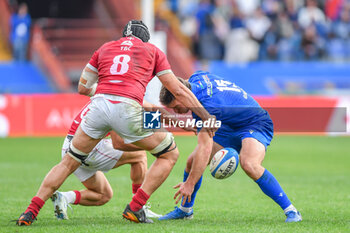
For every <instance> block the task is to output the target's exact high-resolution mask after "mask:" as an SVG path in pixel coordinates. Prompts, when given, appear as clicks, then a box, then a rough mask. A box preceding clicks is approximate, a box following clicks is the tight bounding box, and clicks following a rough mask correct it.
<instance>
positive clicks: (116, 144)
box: [110, 131, 143, 151]
mask: <svg viewBox="0 0 350 233" xmlns="http://www.w3.org/2000/svg"><path fill="white" fill-rule="evenodd" d="M110 136H111V139H112V143H113V148H114V149H115V150H121V151H139V150H143V149H142V148H140V147H138V146H135V145H133V144H125V143H124V140H123V139H122V138H121V137H120V136H119V135H118V134H117V133H116V132H114V131H111V132H110Z"/></svg>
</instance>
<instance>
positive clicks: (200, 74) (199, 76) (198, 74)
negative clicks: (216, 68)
mask: <svg viewBox="0 0 350 233" xmlns="http://www.w3.org/2000/svg"><path fill="white" fill-rule="evenodd" d="M208 75H209V72H207V71H203V70H198V71H196V72H194V73H193V74H192V75H191V77H190V78H189V79H188V81H189V82H190V83H192V82H196V81H198V80H200V79H203V78H204V77H207V76H208Z"/></svg>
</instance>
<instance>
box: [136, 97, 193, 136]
mask: <svg viewBox="0 0 350 233" xmlns="http://www.w3.org/2000/svg"><path fill="white" fill-rule="evenodd" d="M142 105H143V108H144V109H145V110H146V111H157V110H158V111H159V112H161V113H162V115H161V118H162V119H163V120H165V122H170V121H171V122H174V123H176V122H178V121H179V119H178V118H177V117H174V116H172V114H171V113H170V112H168V111H167V110H166V109H164V108H163V107H159V106H157V105H155V104H151V103H149V102H147V101H145V100H144V101H143V104H142ZM180 128H181V127H180ZM181 129H183V130H186V131H190V132H194V133H195V134H197V129H196V128H193V127H186V126H184V127H182V128H181Z"/></svg>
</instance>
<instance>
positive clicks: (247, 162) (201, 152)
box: [159, 71, 302, 222]
mask: <svg viewBox="0 0 350 233" xmlns="http://www.w3.org/2000/svg"><path fill="white" fill-rule="evenodd" d="M179 79H180V78H179ZM180 81H181V82H182V83H183V84H185V86H187V87H188V88H189V89H191V91H192V92H193V94H194V95H195V96H196V97H197V99H198V100H199V101H200V103H201V104H202V105H203V106H204V108H205V109H206V110H207V111H208V112H209V113H210V114H211V115H215V116H216V118H217V120H221V123H222V125H221V127H220V128H219V129H218V131H217V132H216V133H215V136H214V137H213V138H211V137H210V136H209V135H208V133H207V132H206V131H204V130H200V131H199V133H198V144H197V146H196V148H195V150H194V151H193V152H192V154H191V155H190V156H189V158H188V160H187V164H186V168H185V171H184V178H183V182H182V183H180V184H178V185H177V186H175V187H176V188H179V190H178V192H177V193H176V194H175V196H174V199H176V203H178V202H179V200H180V199H181V198H182V202H181V206H180V208H178V207H175V210H173V211H171V212H170V213H168V214H166V215H165V216H163V217H161V218H159V220H169V219H191V218H192V217H193V208H192V207H193V205H194V201H195V198H196V194H197V192H198V190H199V188H200V186H201V182H202V174H203V172H204V170H205V168H206V166H207V164H208V162H209V161H210V159H211V158H212V156H213V155H214V154H215V153H216V152H217V151H219V150H220V149H222V148H224V147H231V148H234V149H235V150H237V152H238V153H239V154H240V164H241V167H242V169H243V170H244V172H245V173H246V174H247V175H248V176H249V177H250V178H251V179H253V180H254V181H255V182H256V183H257V184H258V186H259V187H260V189H261V190H262V191H263V193H265V194H266V195H267V196H269V197H270V198H271V199H272V200H274V201H275V202H276V203H277V204H278V205H279V206H280V207H281V208H282V210H283V211H284V213H285V215H286V217H287V219H286V222H299V221H301V220H302V217H301V215H300V213H299V212H298V211H297V209H296V208H295V207H294V206H293V205H292V203H291V201H290V200H289V198H288V197H287V195H286V193H285V192H284V191H283V189H282V188H281V186H280V184H279V183H278V181H277V180H276V178H275V177H274V176H273V175H272V174H271V173H270V172H269V171H268V170H267V169H265V168H264V167H263V166H262V161H263V160H264V157H265V152H266V149H267V146H268V145H269V144H270V142H271V140H272V137H273V123H272V121H271V118H270V116H269V114H268V113H267V112H266V111H265V110H264V109H262V108H261V107H260V106H259V104H258V103H257V102H256V101H255V100H254V99H253V98H252V97H251V96H250V95H248V94H247V93H246V92H245V91H244V90H243V89H241V88H240V87H238V86H237V85H235V84H234V83H232V82H230V81H228V80H225V79H223V78H221V77H219V76H216V75H214V74H211V73H208V72H204V71H198V72H196V73H194V74H193V75H192V76H191V77H190V79H189V80H188V81H185V80H183V79H180ZM160 101H161V103H162V104H163V105H165V106H167V107H169V108H172V109H174V111H175V112H176V113H180V114H184V113H187V112H188V111H189V109H188V108H187V107H185V106H184V105H183V104H181V103H180V102H179V101H178V100H177V99H176V98H175V97H174V96H173V95H172V94H171V93H170V92H169V91H168V90H167V89H166V88H165V87H163V88H162V90H161V93H160ZM192 115H193V117H194V118H195V119H197V120H200V119H199V118H198V117H197V116H196V115H195V114H192Z"/></svg>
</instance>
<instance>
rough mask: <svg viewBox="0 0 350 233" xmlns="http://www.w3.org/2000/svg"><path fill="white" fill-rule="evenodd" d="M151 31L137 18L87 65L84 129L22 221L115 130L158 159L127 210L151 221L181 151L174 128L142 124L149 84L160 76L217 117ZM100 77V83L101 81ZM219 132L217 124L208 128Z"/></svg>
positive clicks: (193, 106) (203, 114)
mask: <svg viewBox="0 0 350 233" xmlns="http://www.w3.org/2000/svg"><path fill="white" fill-rule="evenodd" d="M149 38H150V34H149V31H148V28H147V27H146V25H145V24H144V23H143V22H142V21H136V20H132V21H129V22H128V24H127V25H126V26H125V27H124V30H123V38H121V39H119V40H117V41H111V42H108V43H105V44H104V45H102V46H101V47H100V48H99V49H98V50H97V51H96V52H95V53H94V54H93V56H92V58H91V60H90V61H89V63H88V64H87V66H86V67H85V68H84V70H83V73H82V78H81V80H80V83H79V87H78V91H79V93H81V94H86V91H88V94H90V95H94V97H93V98H91V100H92V102H91V105H90V110H89V111H88V112H87V114H86V116H85V117H84V119H83V121H82V123H81V124H80V126H79V127H78V129H77V131H76V133H75V135H74V137H73V139H72V142H71V144H70V147H69V149H68V152H67V153H66V155H65V156H64V157H63V159H62V161H61V162H60V163H59V164H57V165H56V166H54V167H53V168H52V169H51V171H50V172H49V173H48V174H47V175H46V177H45V179H44V180H43V182H42V184H41V186H40V188H39V190H38V192H37V194H36V195H35V196H34V197H33V199H32V201H31V203H30V205H29V206H28V208H27V209H26V210H25V212H24V213H23V214H21V215H20V217H19V218H18V220H17V221H16V223H17V225H26V226H27V225H31V224H32V222H33V221H34V220H35V218H36V216H37V215H38V213H39V211H40V209H41V208H42V206H43V205H44V203H45V201H46V200H47V199H48V198H50V197H51V196H52V195H53V193H54V192H55V191H56V190H57V189H58V188H59V187H60V186H61V185H62V183H63V182H64V181H65V180H66V178H67V177H68V176H69V175H70V174H72V173H73V172H74V171H75V170H76V169H77V168H78V167H79V166H80V165H81V164H82V163H84V162H85V160H86V159H87V157H88V155H89V153H90V152H91V151H92V150H93V148H95V146H96V145H97V144H98V143H99V142H100V141H101V139H103V138H104V137H105V136H106V134H107V133H108V132H110V131H111V130H113V131H115V132H116V133H117V134H118V135H119V136H121V137H122V138H123V139H124V142H125V143H126V144H129V143H132V144H133V145H135V146H137V147H139V148H142V149H144V150H147V151H149V152H150V153H152V154H153V155H154V156H155V157H156V158H157V159H156V160H155V161H154V163H153V164H152V166H151V167H150V169H149V171H148V172H147V174H146V176H145V179H144V182H143V183H142V185H141V187H140V188H139V189H138V190H137V192H136V194H135V195H134V196H133V198H132V201H131V202H130V204H128V205H127V206H126V208H125V210H124V212H123V217H124V218H126V219H128V220H130V221H134V222H137V223H151V222H152V220H150V219H148V218H147V217H146V216H145V212H144V210H143V208H142V207H143V206H144V205H145V204H146V202H147V200H148V199H149V197H150V195H152V193H153V192H154V191H155V190H156V189H157V188H158V187H159V186H160V185H161V184H162V183H163V182H164V180H165V179H166V178H167V177H168V175H169V173H170V171H171V170H172V168H173V166H174V165H175V163H176V161H177V158H178V155H179V152H178V150H177V148H176V144H175V142H174V138H173V136H172V134H171V133H169V132H165V131H162V132H157V133H154V131H153V130H152V129H143V127H142V106H141V104H142V102H143V96H144V94H145V90H146V86H147V84H148V83H149V82H150V81H151V79H152V78H153V77H154V76H158V78H159V80H160V81H161V82H162V84H163V86H165V87H166V88H167V89H168V90H169V91H170V92H171V93H172V94H173V95H174V96H175V97H176V98H177V99H178V100H179V101H180V102H181V103H182V104H183V105H184V106H186V107H188V108H189V109H190V110H192V111H193V112H194V113H195V114H196V115H197V116H198V117H199V118H201V119H202V120H203V121H207V120H210V121H213V120H215V116H212V115H210V114H209V113H208V112H207V111H206V110H205V109H204V108H203V106H202V105H201V104H200V103H199V101H198V100H197V98H196V97H195V96H194V95H193V93H192V92H191V91H190V90H189V89H188V88H186V87H185V86H184V85H183V84H182V83H180V81H178V80H177V78H176V77H175V75H174V74H173V72H172V71H171V68H170V65H169V62H168V60H167V58H166V56H165V54H164V53H163V52H161V51H160V50H159V49H158V48H157V47H156V46H154V45H152V44H150V43H148V40H149ZM96 81H97V85H95V83H96ZM207 131H208V133H209V135H210V136H213V135H214V133H215V131H216V128H215V127H208V128H207Z"/></svg>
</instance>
